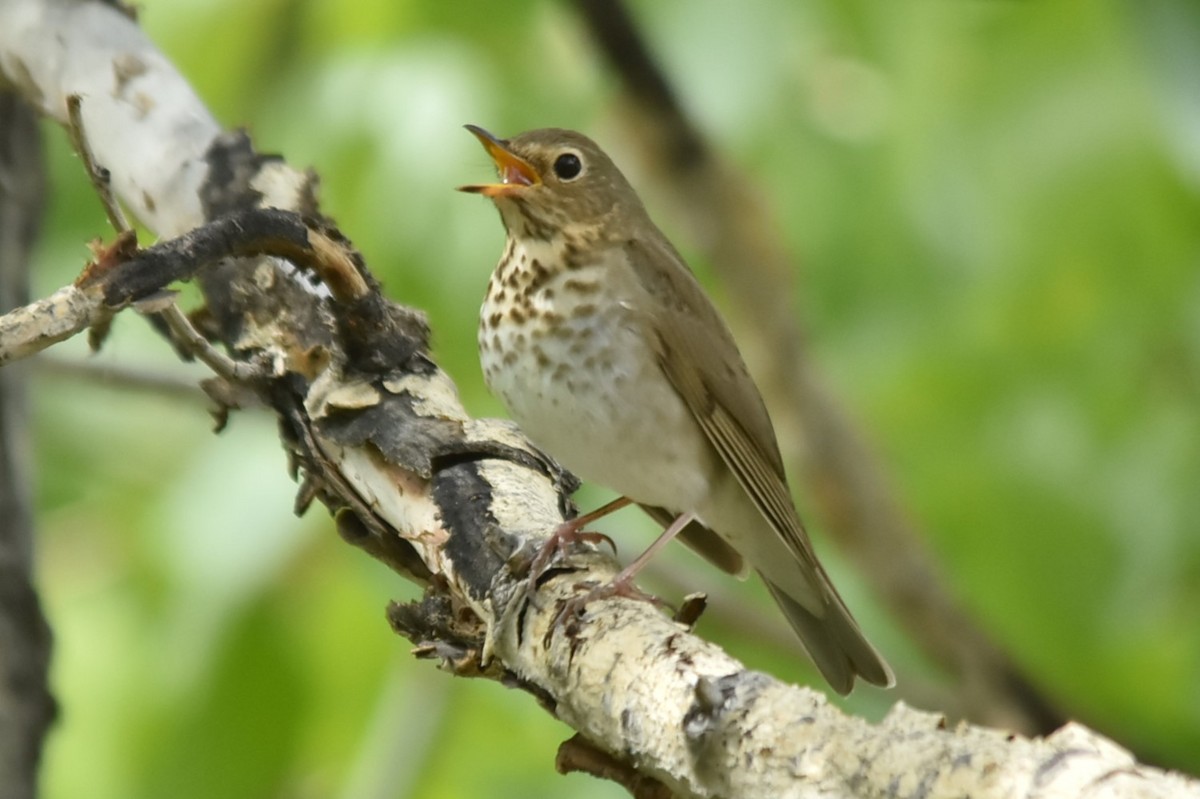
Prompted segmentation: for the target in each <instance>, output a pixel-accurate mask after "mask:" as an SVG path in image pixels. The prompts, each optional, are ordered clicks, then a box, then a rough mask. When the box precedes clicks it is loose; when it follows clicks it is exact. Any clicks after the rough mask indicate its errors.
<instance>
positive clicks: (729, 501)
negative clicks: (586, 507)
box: [461, 125, 894, 694]
mask: <svg viewBox="0 0 1200 799" xmlns="http://www.w3.org/2000/svg"><path fill="white" fill-rule="evenodd" d="M466 127H467V129H468V130H469V131H470V132H471V133H473V134H474V135H475V136H476V138H478V139H479V141H480V142H481V143H482V144H483V146H484V148H485V149H486V150H487V152H488V154H489V155H491V157H492V160H493V161H495V165H496V169H497V172H498V174H499V178H500V181H499V182H498V183H490V184H485V185H472V186H463V187H461V190H462V191H466V192H473V193H477V194H482V195H484V196H486V197H489V198H490V199H491V200H492V201H493V202H494V203H495V205H496V208H497V209H498V210H499V212H500V218H501V220H502V221H503V223H504V227H505V229H506V231H507V241H506V244H505V247H504V252H503V254H502V255H501V256H500V262H499V263H498V264H497V265H496V268H495V271H494V272H493V273H492V276H491V280H490V281H489V282H488V287H487V294H486V297H485V299H484V301H483V307H482V309H481V311H480V322H479V353H480V360H481V363H482V367H483V373H484V377H485V380H486V382H487V384H488V387H489V388H490V389H491V391H492V392H493V393H494V394H496V395H498V396H499V398H500V400H501V401H502V402H503V403H504V404H505V406H507V408H508V410H509V412H510V414H511V415H512V417H513V419H514V420H515V421H516V422H517V423H518V424H519V425H520V426H521V428H522V429H523V430H524V431H525V433H526V434H527V435H528V436H529V437H530V439H531V440H533V441H534V443H536V444H537V445H539V446H540V447H542V448H543V449H545V450H546V451H547V452H549V453H550V454H551V455H553V456H554V457H555V458H557V459H558V460H559V461H560V462H561V463H562V464H563V465H564V466H566V467H567V468H568V469H570V470H571V471H573V472H575V473H576V474H577V475H579V476H580V477H581V478H583V479H584V480H587V481H591V482H594V483H597V484H599V485H601V486H605V487H607V488H610V489H612V490H614V491H616V492H618V493H619V494H620V495H621V496H622V497H623V498H624V499H622V500H619V501H617V502H614V503H610V505H609V506H606V507H605V508H602V509H601V510H600V511H598V512H596V513H593V514H589V515H588V516H586V517H583V518H584V519H586V520H587V521H589V522H590V521H591V520H593V519H594V518H596V517H597V516H599V515H602V514H603V513H606V512H608V511H609V510H612V509H615V508H616V507H618V506H620V505H623V504H628V502H629V501H632V502H636V503H638V504H639V505H642V506H643V507H644V508H646V509H647V510H648V511H650V513H651V514H652V515H653V516H655V517H656V518H657V519H658V520H659V521H660V522H662V523H664V524H665V525H666V528H667V529H666V531H665V532H664V534H663V536H661V537H660V538H659V540H658V541H656V542H655V544H653V545H652V546H651V547H650V548H649V549H648V550H647V552H646V553H645V554H644V555H643V556H642V557H640V558H639V559H638V560H637V561H635V562H634V564H631V566H630V567H628V568H627V569H625V570H624V571H623V572H622V573H621V575H619V576H618V578H617V580H618V581H620V580H627V579H628V578H629V577H630V576H631V575H632V573H634V572H635V571H636V570H637V569H638V568H640V567H641V565H642V564H644V563H645V562H646V560H648V559H649V557H650V555H651V554H652V553H653V552H654V551H656V550H657V549H658V548H659V547H661V546H662V545H663V544H665V543H666V541H668V540H670V538H671V537H672V536H674V535H675V534H679V535H680V536H681V538H682V539H683V540H684V541H685V542H686V543H688V544H689V545H691V546H692V547H693V548H695V549H696V550H697V551H698V552H700V553H701V554H702V555H704V556H705V557H706V558H708V559H709V560H711V561H712V562H714V563H715V564H716V565H718V566H719V567H720V568H722V569H724V570H725V571H727V572H730V573H733V574H737V575H738V576H742V577H744V576H745V575H746V573H747V572H748V570H749V569H753V570H755V571H757V572H758V573H759V574H760V575H761V576H762V579H763V580H764V581H765V582H766V584H767V587H768V588H769V589H770V592H771V594H772V595H773V596H774V598H775V601H776V602H777V603H778V605H779V607H780V608H781V609H782V610H783V613H784V615H785V616H787V619H788V621H789V622H790V623H791V625H792V627H793V628H794V629H795V631H796V633H797V634H798V635H799V637H800V640H801V642H802V643H803V644H804V647H805V649H806V650H807V652H808V653H809V655H810V656H811V657H812V659H813V661H814V662H815V663H816V665H817V667H818V668H819V669H820V671H821V673H822V674H823V675H824V676H825V678H826V679H827V680H828V681H829V683H830V685H831V686H833V688H834V689H836V690H837V691H839V692H840V693H843V694H845V693H848V692H849V691H850V689H851V688H852V687H853V685H854V678H855V676H856V675H857V676H859V677H861V678H862V679H864V680H866V681H867V682H870V683H874V684H876V685H881V686H890V685H892V684H893V683H894V678H893V676H892V672H891V670H890V669H889V668H888V666H887V664H886V663H885V662H884V660H883V658H882V657H881V656H880V655H879V653H878V652H876V650H875V649H874V648H873V647H872V646H871V644H870V643H868V642H867V640H866V638H865V637H864V636H863V633H862V631H861V630H860V629H859V626H858V624H857V623H856V622H855V620H854V618H853V617H852V616H851V615H850V611H849V610H848V609H847V608H846V605H845V603H844V602H843V601H842V598H841V597H840V596H838V593H837V591H836V590H835V589H834V587H833V584H832V583H831V582H830V580H829V576H828V575H827V574H826V573H825V570H824V568H822V566H821V563H820V561H818V560H817V555H816V553H815V552H814V551H813V547H812V543H811V542H810V541H809V538H808V535H807V534H806V533H805V530H804V527H803V525H802V524H801V522H800V517H799V515H798V514H797V512H796V508H795V505H794V503H793V501H792V495H791V491H790V489H789V487H788V483H787V478H786V477H785V476H784V468H783V459H782V457H781V456H780V453H779V445H778V443H777V442H776V439H775V432H774V428H773V427H772V425H771V420H770V417H769V416H768V415H767V409H766V406H765V405H764V404H763V401H762V397H761V396H760V394H759V391H758V388H757V386H756V385H755V383H754V380H753V379H752V378H751V376H750V373H749V370H748V369H747V368H746V364H745V362H744V361H743V359H742V356H741V353H740V352H739V351H738V348H737V345H736V344H735V343H734V340H733V336H732V334H731V333H730V332H729V328H728V327H727V326H726V324H725V322H724V320H723V319H722V318H721V316H720V314H719V313H718V312H717V310H716V308H715V307H714V306H713V304H712V302H711V301H710V300H709V299H708V297H707V296H706V295H705V293H704V291H703V289H702V288H701V287H700V284H699V283H698V282H697V281H696V278H695V277H694V276H693V274H692V272H691V271H690V270H689V268H688V267H687V265H686V263H685V262H684V260H683V258H682V257H681V256H680V255H679V253H678V251H676V249H675V248H674V247H673V246H672V245H671V242H670V241H668V240H667V238H666V236H664V235H663V233H662V231H660V230H659V229H658V227H657V226H656V225H655V224H654V222H652V221H651V219H650V216H649V215H648V214H647V212H646V209H645V207H644V206H643V205H642V202H641V200H640V199H638V196H637V194H636V192H635V191H634V190H633V187H632V186H630V184H629V182H628V181H627V180H626V179H625V176H624V175H622V174H621V171H620V170H619V169H618V168H617V167H616V165H615V164H614V163H613V162H612V160H611V159H610V158H609V157H608V156H607V155H605V153H604V152H603V151H602V150H601V149H600V147H599V146H597V145H596V143H595V142H593V141H592V140H591V139H589V138H587V137H586V136H584V135H583V134H581V133H576V132H574V131H570V130H563V129H559V128H545V129H540V130H532V131H529V132H527V133H522V134H520V135H518V136H514V137H512V138H510V139H499V138H496V137H495V136H493V135H492V134H490V133H488V132H487V131H485V130H483V129H482V128H479V127H476V126H474V125H467V126H466Z"/></svg>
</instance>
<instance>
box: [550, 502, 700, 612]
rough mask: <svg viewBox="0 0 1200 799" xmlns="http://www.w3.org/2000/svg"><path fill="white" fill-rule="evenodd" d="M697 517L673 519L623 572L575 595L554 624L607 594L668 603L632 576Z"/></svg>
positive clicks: (608, 595) (685, 514) (680, 516)
mask: <svg viewBox="0 0 1200 799" xmlns="http://www.w3.org/2000/svg"><path fill="white" fill-rule="evenodd" d="M695 520H696V514H694V513H690V512H689V513H681V514H680V515H679V516H677V517H676V518H675V521H673V522H671V526H670V527H668V528H667V529H666V530H663V531H662V534H661V535H659V537H658V538H656V539H654V543H652V544H650V546H648V547H646V551H645V552H643V553H642V554H641V555H638V556H637V558H636V559H635V560H634V561H633V562H632V563H630V564H629V565H628V566H626V567H625V568H624V569H621V571H620V572H618V573H617V575H616V576H615V577H613V578H612V579H611V580H609V581H608V582H607V583H605V584H604V585H601V586H597V587H596V588H593V589H592V590H591V591H588V592H587V593H586V594H584V595H583V596H581V597H576V598H574V599H572V600H570V601H569V602H567V603H566V604H565V605H563V609H562V610H561V611H559V614H558V618H557V619H555V622H554V626H558V625H559V624H561V623H562V622H563V621H564V620H566V619H568V618H570V617H571V616H573V615H575V614H576V613H579V612H580V611H582V610H583V608H584V606H585V605H587V603H589V602H594V601H596V600H598V599H607V598H608V597H613V596H625V597H630V598H632V599H644V600H647V601H649V602H653V603H654V604H656V605H662V604H665V603H663V602H662V600H660V599H658V598H657V597H654V596H651V595H650V594H647V593H645V592H644V591H641V590H640V589H638V588H637V587H636V586H634V585H633V578H634V577H636V576H637V574H638V572H640V571H641V570H642V569H643V568H645V566H646V564H647V563H649V562H650V559H651V558H653V557H654V556H655V555H657V554H658V553H659V551H660V550H661V549H662V548H663V547H665V546H666V545H667V544H668V543H670V541H671V539H672V538H674V537H675V536H677V535H679V531H680V530H682V529H683V528H685V527H687V526H688V525H689V524H691V523H692V522H693V521H695Z"/></svg>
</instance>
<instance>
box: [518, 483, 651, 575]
mask: <svg viewBox="0 0 1200 799" xmlns="http://www.w3.org/2000/svg"><path fill="white" fill-rule="evenodd" d="M632 503H633V500H631V499H629V498H628V497H617V498H616V499H614V500H613V501H612V502H609V503H608V504H606V505H602V506H600V507H599V508H597V509H596V510H594V511H592V512H591V513H585V514H583V515H582V516H576V517H575V518H574V519H568V520H567V521H565V522H563V523H562V524H560V525H559V526H558V527H557V528H555V530H554V532H553V533H551V534H550V537H549V538H548V539H547V540H546V543H545V544H544V545H542V548H541V549H540V550H538V553H537V555H535V556H534V558H533V563H531V564H530V565H529V579H530V581H531V582H532V581H534V580H537V578H538V577H541V576H542V573H543V572H544V571H546V567H547V566H549V565H550V561H552V560H553V559H554V556H555V555H557V554H558V553H559V552H562V551H563V550H564V549H566V546H567V545H568V544H571V543H574V542H576V541H589V542H591V543H593V544H598V543H600V542H601V541H604V542H606V543H607V544H608V545H609V546H610V547H612V549H613V552H616V551H617V545H616V544H614V543H613V540H612V539H611V538H609V537H608V536H606V535H604V534H603V533H587V532H582V530H583V528H584V527H586V526H587V525H589V524H591V523H592V522H594V521H596V520H597V519H603V518H604V517H605V516H607V515H608V514H610V513H613V512H615V511H618V510H620V509H621V508H623V507H625V506H626V505H630V504H632Z"/></svg>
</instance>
